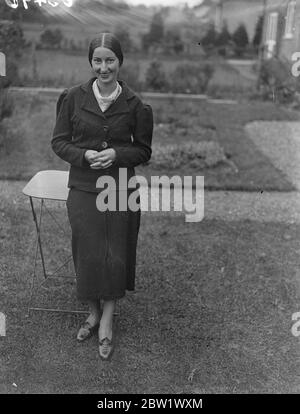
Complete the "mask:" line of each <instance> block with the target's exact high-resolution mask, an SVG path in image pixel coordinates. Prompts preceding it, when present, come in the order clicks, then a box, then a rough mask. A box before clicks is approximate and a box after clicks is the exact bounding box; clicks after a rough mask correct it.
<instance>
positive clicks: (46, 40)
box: [40, 29, 63, 49]
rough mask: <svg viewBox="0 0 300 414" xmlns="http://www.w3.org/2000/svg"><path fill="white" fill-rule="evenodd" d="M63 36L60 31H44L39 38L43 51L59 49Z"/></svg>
mask: <svg viewBox="0 0 300 414" xmlns="http://www.w3.org/2000/svg"><path fill="white" fill-rule="evenodd" d="M62 41H63V34H62V32H61V30H60V29H55V30H51V29H46V30H45V31H44V32H43V33H42V34H41V36H40V42H41V45H42V47H44V48H45V49H60V47H61V43H62Z"/></svg>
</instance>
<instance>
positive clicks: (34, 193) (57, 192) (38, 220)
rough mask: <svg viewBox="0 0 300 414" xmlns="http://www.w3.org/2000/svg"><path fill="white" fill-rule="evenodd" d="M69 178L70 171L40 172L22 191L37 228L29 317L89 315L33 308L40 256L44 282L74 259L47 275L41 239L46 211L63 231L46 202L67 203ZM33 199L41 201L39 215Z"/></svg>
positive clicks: (62, 310) (76, 311)
mask: <svg viewBox="0 0 300 414" xmlns="http://www.w3.org/2000/svg"><path fill="white" fill-rule="evenodd" d="M68 177H69V172H68V171H56V170H46V171H40V172H38V173H37V174H35V176H34V177H32V179H31V180H30V181H29V182H28V183H27V184H26V186H25V187H24V188H23V190H22V192H23V194H25V195H26V196H28V197H29V200H30V205H31V210H32V215H33V220H34V222H35V227H36V247H35V257H34V267H33V273H32V280H31V288H30V299H29V303H28V315H29V313H30V310H34V311H48V312H67V313H88V312H87V311H85V310H71V309H70V310H69V309H62V308H51V307H50V308H44V307H33V306H32V299H33V294H34V288H35V285H36V279H37V270H36V268H37V259H38V254H39V255H40V258H41V262H42V268H43V276H44V282H45V281H46V280H47V279H49V278H50V277H51V276H52V277H55V274H57V273H58V272H59V271H60V270H61V269H62V268H63V267H64V266H65V265H66V264H67V263H68V262H70V261H71V259H72V256H71V255H70V256H69V257H68V258H67V259H66V260H65V261H64V263H63V264H62V265H61V266H59V267H58V268H57V269H56V270H55V271H54V272H52V273H51V274H49V273H47V271H46V265H45V256H44V249H43V243H42V238H41V228H42V217H43V212H44V210H47V212H48V213H49V215H50V216H51V217H52V219H53V221H54V222H55V223H56V224H57V226H58V227H59V228H60V229H61V230H62V231H63V227H62V226H61V225H60V223H59V222H58V221H57V219H56V218H55V216H54V215H53V213H52V212H51V211H50V210H49V209H48V208H47V206H46V204H45V200H56V201H66V200H67V197H68V192H69V189H68V186H67V183H68ZM33 198H35V199H39V200H40V212H39V215H38V214H37V213H36V211H35V208H34V203H33ZM64 233H65V232H64ZM56 277H60V278H72V279H75V276H56Z"/></svg>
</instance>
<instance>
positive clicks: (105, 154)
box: [84, 148, 116, 170]
mask: <svg viewBox="0 0 300 414" xmlns="http://www.w3.org/2000/svg"><path fill="white" fill-rule="evenodd" d="M84 156H85V159H86V160H87V161H88V162H89V163H90V167H91V168H93V169H95V170H98V169H100V168H108V167H110V166H111V165H112V163H113V161H114V160H115V158H116V151H115V150H114V149H113V148H107V149H105V150H103V151H100V152H98V151H94V150H87V151H86V152H85V154H84Z"/></svg>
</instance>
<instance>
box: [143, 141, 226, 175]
mask: <svg viewBox="0 0 300 414" xmlns="http://www.w3.org/2000/svg"><path fill="white" fill-rule="evenodd" d="M226 159H227V158H226V155H225V154H224V151H223V149H222V148H221V147H220V146H219V144H218V143H217V142H215V141H200V142H194V141H190V142H184V143H183V144H180V145H179V144H167V145H161V144H154V145H153V151H152V158H151V164H152V165H154V166H156V167H158V168H163V169H165V170H168V169H176V168H180V167H182V166H186V165H187V164H189V166H190V167H192V168H198V169H199V168H200V169H201V168H207V167H214V166H216V165H217V164H218V163H220V162H222V161H226Z"/></svg>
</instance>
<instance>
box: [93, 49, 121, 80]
mask: <svg viewBox="0 0 300 414" xmlns="http://www.w3.org/2000/svg"><path fill="white" fill-rule="evenodd" d="M92 68H93V70H94V72H95V74H96V75H97V78H98V81H99V82H100V83H102V84H103V85H110V84H113V83H115V82H116V81H117V79H118V74H119V70H120V63H119V59H118V58H117V56H116V55H115V54H114V52H113V51H112V50H110V49H107V48H106V47H102V46H100V47H97V48H96V49H95V50H94V53H93V58H92Z"/></svg>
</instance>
